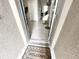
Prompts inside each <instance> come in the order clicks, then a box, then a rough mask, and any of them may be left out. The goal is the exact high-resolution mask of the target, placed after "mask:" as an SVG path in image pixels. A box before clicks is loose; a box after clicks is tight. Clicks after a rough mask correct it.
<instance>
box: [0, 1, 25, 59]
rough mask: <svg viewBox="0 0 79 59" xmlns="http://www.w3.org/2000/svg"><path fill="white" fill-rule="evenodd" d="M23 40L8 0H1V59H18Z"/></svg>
mask: <svg viewBox="0 0 79 59" xmlns="http://www.w3.org/2000/svg"><path fill="white" fill-rule="evenodd" d="M23 46H24V44H23V40H22V37H21V35H20V32H19V29H18V27H17V25H16V22H15V19H14V16H13V14H12V11H11V8H10V5H9V2H8V0H0V59H17V57H18V55H19V53H20V52H21V50H22V48H23Z"/></svg>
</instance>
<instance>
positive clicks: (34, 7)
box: [28, 0, 39, 21]
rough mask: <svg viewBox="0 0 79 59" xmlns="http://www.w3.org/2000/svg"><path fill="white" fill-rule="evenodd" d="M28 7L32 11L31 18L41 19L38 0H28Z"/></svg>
mask: <svg viewBox="0 0 79 59" xmlns="http://www.w3.org/2000/svg"><path fill="white" fill-rule="evenodd" d="M28 6H29V7H28V9H29V13H30V20H35V21H38V20H39V15H38V0H28Z"/></svg>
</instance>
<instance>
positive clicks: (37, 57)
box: [22, 45, 51, 59]
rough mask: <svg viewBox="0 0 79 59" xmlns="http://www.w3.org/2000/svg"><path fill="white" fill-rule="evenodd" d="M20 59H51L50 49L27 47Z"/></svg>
mask: <svg viewBox="0 0 79 59" xmlns="http://www.w3.org/2000/svg"><path fill="white" fill-rule="evenodd" d="M22 59H51V54H50V49H49V48H48V47H38V46H31V45H29V46H28V47H27V49H26V51H25V53H24V55H23V57H22Z"/></svg>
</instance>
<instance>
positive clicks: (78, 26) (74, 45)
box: [55, 0, 79, 59]
mask: <svg viewBox="0 0 79 59" xmlns="http://www.w3.org/2000/svg"><path fill="white" fill-rule="evenodd" d="M55 54H56V58H57V59H79V0H73V3H72V5H71V8H70V10H69V13H68V15H67V18H66V21H65V23H64V26H63V28H62V30H61V33H60V35H59V38H58V41H57V44H56V46H55Z"/></svg>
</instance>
